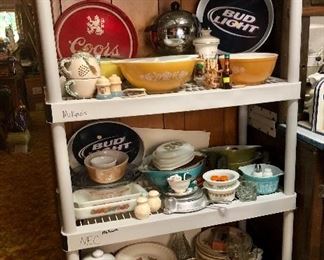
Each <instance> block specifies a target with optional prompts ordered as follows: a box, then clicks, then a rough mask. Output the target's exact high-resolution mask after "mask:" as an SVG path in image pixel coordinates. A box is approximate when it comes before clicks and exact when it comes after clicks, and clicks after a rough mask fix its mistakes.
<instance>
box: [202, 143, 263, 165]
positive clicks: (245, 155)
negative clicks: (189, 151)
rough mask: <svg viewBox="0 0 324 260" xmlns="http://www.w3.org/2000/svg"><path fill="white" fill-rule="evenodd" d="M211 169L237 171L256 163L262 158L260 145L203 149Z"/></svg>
mask: <svg viewBox="0 0 324 260" xmlns="http://www.w3.org/2000/svg"><path fill="white" fill-rule="evenodd" d="M200 152H202V153H204V154H206V156H207V165H208V167H209V168H210V169H231V170H234V171H237V170H238V168H239V167H240V166H244V165H248V164H252V163H254V162H255V161H256V160H258V159H261V158H262V151H261V146H259V145H226V146H215V147H209V148H203V149H201V150H200Z"/></svg>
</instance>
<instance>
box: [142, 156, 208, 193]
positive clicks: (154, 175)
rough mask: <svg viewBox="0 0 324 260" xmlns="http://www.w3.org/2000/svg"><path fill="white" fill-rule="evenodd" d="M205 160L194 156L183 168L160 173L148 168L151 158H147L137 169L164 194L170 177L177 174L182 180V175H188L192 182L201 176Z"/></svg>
mask: <svg viewBox="0 0 324 260" xmlns="http://www.w3.org/2000/svg"><path fill="white" fill-rule="evenodd" d="M205 158H206V157H205V156H204V155H201V156H196V157H195V158H194V159H193V161H192V162H191V163H188V164H187V165H185V166H183V167H180V168H177V169H175V170H169V171H160V170H158V169H156V168H154V167H152V166H150V162H151V157H150V156H149V157H147V158H145V159H144V164H143V165H142V166H141V167H140V168H139V171H141V172H142V173H143V174H144V176H145V177H146V178H147V179H148V180H149V181H150V182H151V183H152V184H153V185H154V186H156V187H157V188H158V189H159V190H160V191H164V192H166V191H168V190H169V184H168V181H167V179H168V178H169V177H170V176H172V175H175V174H178V175H180V176H181V177H182V178H183V176H184V174H189V175H191V179H192V181H193V180H195V179H196V178H197V177H198V176H199V175H201V173H202V172H203V170H204V166H205Z"/></svg>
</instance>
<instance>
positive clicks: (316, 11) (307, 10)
mask: <svg viewBox="0 0 324 260" xmlns="http://www.w3.org/2000/svg"><path fill="white" fill-rule="evenodd" d="M303 16H324V6H306V7H304V8H303Z"/></svg>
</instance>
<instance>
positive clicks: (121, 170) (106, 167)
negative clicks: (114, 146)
mask: <svg viewBox="0 0 324 260" xmlns="http://www.w3.org/2000/svg"><path fill="white" fill-rule="evenodd" d="M109 157H112V158H113V159H112V160H108V158H109ZM95 158H96V159H95ZM103 158H105V159H106V160H104V159H103ZM128 159H129V157H128V155H127V153H125V152H121V151H117V150H110V149H106V150H101V151H97V152H94V153H91V154H89V155H88V156H87V157H86V158H85V159H84V165H85V166H86V168H87V172H88V175H89V177H90V179H92V180H93V181H95V182H97V183H102V184H104V183H112V182H115V181H118V180H120V179H121V178H122V177H123V176H124V175H125V173H126V168H127V163H128ZM100 160H102V161H101V163H99V166H98V162H99V161H100ZM115 160H116V162H115ZM108 161H109V162H108ZM112 161H113V162H114V163H112Z"/></svg>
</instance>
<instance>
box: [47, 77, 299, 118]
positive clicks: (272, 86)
mask: <svg viewBox="0 0 324 260" xmlns="http://www.w3.org/2000/svg"><path fill="white" fill-rule="evenodd" d="M299 98H300V83H299V82H297V83H287V82H284V81H282V80H279V81H278V82H272V83H266V84H262V85H256V86H246V87H242V88H233V89H229V90H227V89H226V90H225V89H212V90H199V91H191V92H186V91H183V92H177V93H165V94H152V95H147V96H143V97H135V98H113V99H108V100H97V99H95V98H92V99H80V100H63V101H60V102H55V103H49V102H47V103H46V107H47V115H48V116H47V121H48V122H49V123H64V122H74V121H83V120H94V119H105V118H117V117H128V116H141V115H152V114H162V113H174V112H183V111H194V110H204V109H213V108H223V107H233V106H242V105H250V104H259V103H269V102H276V101H287V100H293V99H299Z"/></svg>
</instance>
